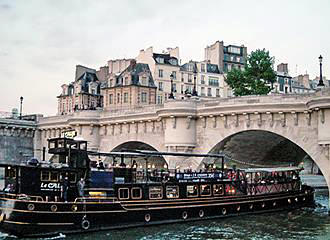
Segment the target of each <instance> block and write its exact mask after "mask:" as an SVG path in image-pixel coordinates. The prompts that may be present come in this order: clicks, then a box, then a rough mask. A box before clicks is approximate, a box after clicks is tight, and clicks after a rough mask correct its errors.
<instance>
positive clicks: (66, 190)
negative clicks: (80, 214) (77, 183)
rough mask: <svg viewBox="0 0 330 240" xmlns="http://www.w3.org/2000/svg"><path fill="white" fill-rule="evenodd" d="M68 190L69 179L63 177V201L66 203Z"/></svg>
mask: <svg viewBox="0 0 330 240" xmlns="http://www.w3.org/2000/svg"><path fill="white" fill-rule="evenodd" d="M68 189H69V179H68V177H65V178H64V181H63V200H64V201H65V202H67V201H68Z"/></svg>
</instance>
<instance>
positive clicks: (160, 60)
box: [156, 57, 164, 63]
mask: <svg viewBox="0 0 330 240" xmlns="http://www.w3.org/2000/svg"><path fill="white" fill-rule="evenodd" d="M156 60H157V62H158V63H164V58H162V57H157V58H156Z"/></svg>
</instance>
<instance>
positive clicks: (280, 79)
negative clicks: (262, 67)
mask: <svg viewBox="0 0 330 240" xmlns="http://www.w3.org/2000/svg"><path fill="white" fill-rule="evenodd" d="M271 92H272V93H283V94H289V93H292V77H291V76H290V75H289V69H288V64H287V63H281V64H279V65H277V71H276V81H275V82H274V83H273V89H272V91H271Z"/></svg>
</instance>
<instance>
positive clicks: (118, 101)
mask: <svg viewBox="0 0 330 240" xmlns="http://www.w3.org/2000/svg"><path fill="white" fill-rule="evenodd" d="M117 103H120V93H118V94H117Z"/></svg>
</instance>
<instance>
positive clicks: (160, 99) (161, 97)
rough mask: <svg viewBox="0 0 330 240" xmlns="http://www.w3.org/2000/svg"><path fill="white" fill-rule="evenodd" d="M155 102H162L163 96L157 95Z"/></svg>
mask: <svg viewBox="0 0 330 240" xmlns="http://www.w3.org/2000/svg"><path fill="white" fill-rule="evenodd" d="M157 103H158V104H162V103H163V96H161V95H158V98H157Z"/></svg>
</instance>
